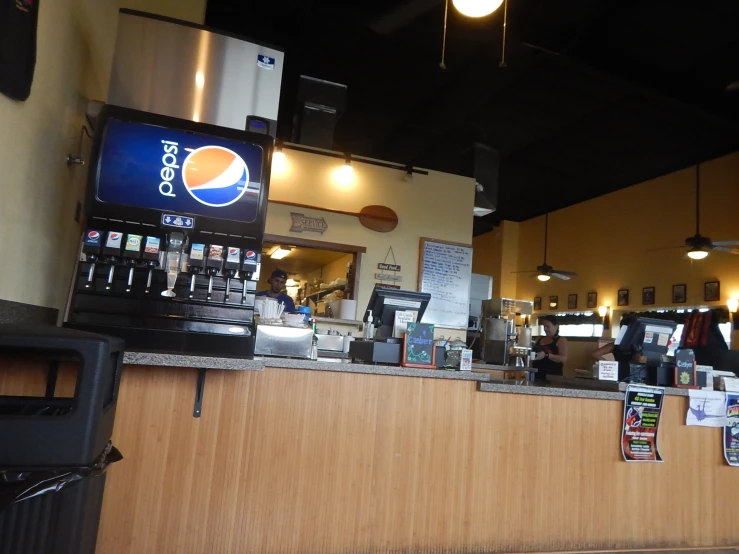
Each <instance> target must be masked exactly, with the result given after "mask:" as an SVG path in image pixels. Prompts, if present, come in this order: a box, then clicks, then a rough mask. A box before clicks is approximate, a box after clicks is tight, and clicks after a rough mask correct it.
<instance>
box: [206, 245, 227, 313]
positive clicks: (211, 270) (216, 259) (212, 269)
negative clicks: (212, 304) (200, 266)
mask: <svg viewBox="0 0 739 554" xmlns="http://www.w3.org/2000/svg"><path fill="white" fill-rule="evenodd" d="M222 267H223V246H219V245H218V244H211V245H210V248H209V249H208V261H207V262H205V272H206V273H207V274H208V296H207V300H210V299H211V298H212V297H213V277H214V276H215V275H217V274H218V272H219V271H220V270H221V268H222Z"/></svg>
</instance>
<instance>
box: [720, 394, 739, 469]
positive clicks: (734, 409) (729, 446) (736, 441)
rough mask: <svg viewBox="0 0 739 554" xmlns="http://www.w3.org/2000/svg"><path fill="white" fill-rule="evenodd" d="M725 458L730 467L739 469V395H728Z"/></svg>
mask: <svg viewBox="0 0 739 554" xmlns="http://www.w3.org/2000/svg"><path fill="white" fill-rule="evenodd" d="M724 458H726V463H727V464H729V465H730V466H734V467H739V394H733V393H727V395H726V426H725V427H724Z"/></svg>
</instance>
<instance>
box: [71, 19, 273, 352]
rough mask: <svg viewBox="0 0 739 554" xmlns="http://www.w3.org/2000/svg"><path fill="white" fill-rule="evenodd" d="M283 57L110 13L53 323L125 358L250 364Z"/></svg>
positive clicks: (185, 27)
mask: <svg viewBox="0 0 739 554" xmlns="http://www.w3.org/2000/svg"><path fill="white" fill-rule="evenodd" d="M203 44H207V45H209V47H208V48H206V49H205V50H203V48H202V45H203ZM199 45H200V48H199ZM283 56H284V54H283V53H282V52H279V51H276V50H273V49H271V48H268V47H265V46H262V45H259V44H255V43H252V42H249V41H246V40H242V39H238V38H235V37H231V36H225V35H221V34H218V33H214V32H212V31H210V30H208V29H206V28H202V27H198V26H193V25H190V24H187V23H182V22H177V21H173V20H163V19H161V18H158V17H156V16H150V15H149V14H144V13H141V12H133V11H130V10H121V12H120V16H119V25H118V35H117V43H116V50H115V55H114V62H113V68H112V76H111V81H110V90H109V95H108V99H107V103H106V104H104V105H103V106H102V108H101V109H100V110H99V111H98V112H97V113H96V114H95V116H94V117H93V118H92V119H91V120H90V121H91V124H92V125H93V128H94V135H93V144H92V151H91V154H90V159H89V164H88V166H89V174H88V179H87V192H86V202H85V211H84V215H85V223H86V225H85V231H84V233H83V235H82V237H81V241H80V251H79V257H78V262H77V267H76V273H75V278H74V280H73V283H72V286H71V294H70V297H69V301H68V305H67V310H66V313H65V325H66V326H68V327H73V328H78V329H82V330H87V331H92V332H98V333H102V334H107V335H112V336H118V337H121V338H123V339H124V340H125V341H126V348H127V349H128V350H141V351H149V352H173V353H183V354H199V355H222V356H233V357H244V358H249V357H251V356H252V355H253V352H254V334H255V330H254V300H255V293H256V284H257V283H256V282H257V280H258V278H259V269H260V262H261V251H262V241H263V236H264V227H265V220H266V212H267V197H268V193H269V177H270V168H271V160H272V152H273V146H274V138H273V136H274V133H275V131H276V119H277V108H278V105H279V93H280V85H281V75H282V61H283ZM161 75H166V76H167V77H166V78H162V77H161Z"/></svg>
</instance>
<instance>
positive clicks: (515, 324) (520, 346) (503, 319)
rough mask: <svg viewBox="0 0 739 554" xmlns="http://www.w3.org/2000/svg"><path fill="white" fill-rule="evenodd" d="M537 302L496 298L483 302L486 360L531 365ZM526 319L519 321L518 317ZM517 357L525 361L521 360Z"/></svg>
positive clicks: (505, 363)
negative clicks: (530, 356)
mask: <svg viewBox="0 0 739 554" xmlns="http://www.w3.org/2000/svg"><path fill="white" fill-rule="evenodd" d="M533 313H534V304H533V302H528V301H526V300H514V299H511V298H493V299H491V300H484V301H483V303H482V317H483V323H482V335H481V336H482V359H483V361H484V362H485V363H489V364H498V365H519V366H526V365H528V358H529V354H530V352H531V337H532V335H531V327H530V326H529V325H528V318H529V317H530V316H531V315H532V314H533ZM518 317H521V318H523V319H522V321H520V322H519V321H517V318H518ZM517 360H521V361H520V362H517Z"/></svg>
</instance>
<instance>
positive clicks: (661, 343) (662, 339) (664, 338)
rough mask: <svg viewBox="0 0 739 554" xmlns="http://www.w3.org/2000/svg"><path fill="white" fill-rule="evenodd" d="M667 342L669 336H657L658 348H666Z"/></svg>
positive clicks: (661, 334)
mask: <svg viewBox="0 0 739 554" xmlns="http://www.w3.org/2000/svg"><path fill="white" fill-rule="evenodd" d="M669 342H670V335H666V334H664V333H660V334H659V338H658V339H657V345H658V346H667V344H668V343H669Z"/></svg>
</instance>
